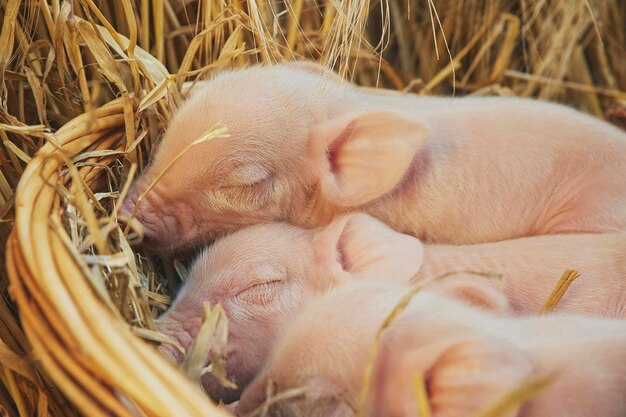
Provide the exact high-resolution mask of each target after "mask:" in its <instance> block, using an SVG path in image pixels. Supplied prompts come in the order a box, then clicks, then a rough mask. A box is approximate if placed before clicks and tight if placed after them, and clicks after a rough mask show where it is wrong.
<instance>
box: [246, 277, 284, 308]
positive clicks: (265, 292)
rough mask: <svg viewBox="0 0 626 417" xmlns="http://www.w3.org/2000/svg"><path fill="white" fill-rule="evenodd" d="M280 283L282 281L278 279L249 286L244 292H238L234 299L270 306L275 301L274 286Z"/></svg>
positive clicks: (275, 290)
mask: <svg viewBox="0 0 626 417" xmlns="http://www.w3.org/2000/svg"><path fill="white" fill-rule="evenodd" d="M282 282H283V280H280V279H276V280H271V281H265V282H259V283H257V284H254V285H251V286H249V287H248V288H246V289H245V290H242V291H239V292H238V293H237V294H236V295H235V298H238V299H240V300H242V301H245V302H248V303H251V304H256V305H267V304H271V303H272V302H273V301H274V300H275V299H276V295H277V289H276V286H277V285H279V284H281V283H282Z"/></svg>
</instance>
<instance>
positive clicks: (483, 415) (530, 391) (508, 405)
mask: <svg viewBox="0 0 626 417" xmlns="http://www.w3.org/2000/svg"><path fill="white" fill-rule="evenodd" d="M553 381H554V377H544V378H538V377H535V376H533V377H530V378H528V379H527V380H525V381H523V382H522V383H521V384H520V385H519V386H518V387H517V388H515V389H513V390H512V391H510V392H508V393H506V394H505V395H503V396H502V398H498V399H497V400H495V401H494V402H493V403H492V404H489V405H487V406H486V407H485V409H484V410H480V411H479V412H477V413H476V414H474V416H473V417H504V416H507V415H510V414H509V413H510V412H511V411H513V410H515V409H516V408H518V407H520V406H522V405H523V404H524V403H525V402H527V401H528V400H530V399H532V398H533V397H535V396H536V395H538V394H539V393H541V391H543V390H544V389H546V388H547V387H549V386H550V384H551V383H552V382H553Z"/></svg>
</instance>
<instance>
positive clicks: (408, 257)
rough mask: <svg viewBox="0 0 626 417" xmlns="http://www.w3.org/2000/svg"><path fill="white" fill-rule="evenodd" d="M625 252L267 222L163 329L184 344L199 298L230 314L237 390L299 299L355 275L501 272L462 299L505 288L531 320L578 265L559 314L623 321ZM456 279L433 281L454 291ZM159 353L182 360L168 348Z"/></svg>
mask: <svg viewBox="0 0 626 417" xmlns="http://www.w3.org/2000/svg"><path fill="white" fill-rule="evenodd" d="M625 246H626V242H624V240H623V239H621V235H619V234H604V235H563V236H540V237H533V238H523V239H519V240H512V241H504V242H498V243H486V244H480V245H470V246H458V247H456V246H443V245H427V246H425V247H424V246H422V244H421V243H420V242H419V240H417V239H415V238H413V237H411V236H408V235H404V234H401V233H398V232H395V231H394V230H392V229H390V228H389V227H387V226H386V225H384V224H382V223H381V222H380V221H378V220H376V219H374V218H373V217H370V216H368V215H365V214H354V215H347V216H342V217H340V218H338V219H336V220H335V221H334V222H332V223H331V224H330V225H329V226H327V227H325V228H320V229H317V230H310V229H301V228H298V227H295V226H289V225H286V224H280V223H268V224H263V225H258V226H253V227H250V228H247V229H244V230H241V231H239V232H236V233H234V234H232V235H229V236H227V237H225V238H223V239H220V240H218V241H217V242H216V244H215V245H213V246H211V247H210V248H209V249H207V250H206V251H205V252H204V253H203V254H202V255H201V256H200V257H199V258H198V259H197V260H196V262H195V264H194V266H193V268H192V271H191V275H190V277H189V279H188V281H187V283H186V284H185V286H184V288H183V290H182V291H181V292H180V294H179V296H178V298H177V299H176V301H175V303H174V305H173V306H172V308H171V309H170V310H169V311H168V313H167V314H166V315H165V317H164V318H162V319H160V323H159V328H160V330H161V331H163V332H164V333H167V334H170V335H172V336H174V337H176V338H177V339H178V340H179V342H180V343H181V344H182V345H183V346H184V347H185V348H189V346H190V345H191V342H192V340H193V339H194V338H195V336H196V334H197V332H198V328H199V326H200V321H201V320H200V318H201V317H202V312H203V310H202V302H203V301H209V302H210V303H211V304H212V305H213V304H215V303H217V302H219V303H221V304H222V305H223V306H224V309H225V312H226V315H227V316H228V318H229V351H230V354H229V356H228V361H227V363H228V368H229V371H230V374H231V377H232V378H233V379H234V380H235V382H236V383H237V384H238V385H239V387H240V388H243V387H245V386H246V385H247V384H248V383H249V382H250V380H251V379H252V378H253V377H254V376H255V375H256V373H257V372H258V371H259V370H260V368H261V366H262V364H263V363H264V362H265V360H266V359H267V356H268V355H269V352H270V349H271V346H272V345H273V343H274V342H275V340H276V338H277V337H278V335H279V334H280V332H281V331H282V329H283V328H284V326H285V325H286V324H287V323H288V322H289V320H290V319H291V317H292V315H293V314H294V313H295V312H296V311H298V309H299V308H300V306H301V305H302V304H303V303H304V302H306V301H307V300H309V299H311V298H313V297H315V296H317V295H319V294H322V293H325V292H326V291H328V290H329V289H330V288H333V287H336V286H340V285H343V284H344V283H346V282H349V281H352V280H353V279H354V278H356V279H358V280H364V279H367V280H375V279H380V278H384V279H386V280H390V279H392V280H394V281H395V282H398V283H409V282H416V281H419V280H422V279H424V278H427V277H430V276H433V275H439V274H442V273H445V272H449V271H451V270H461V269H465V270H475V271H493V272H502V273H503V281H502V284H501V285H498V284H495V283H493V282H492V281H487V280H486V279H484V278H476V277H471V279H469V280H468V283H467V284H465V285H464V286H463V290H464V291H465V292H464V294H461V295H462V297H463V298H466V299H469V298H471V297H472V291H471V284H470V283H472V282H474V283H476V285H477V286H478V288H479V289H480V291H479V293H480V292H484V288H485V287H486V286H490V287H492V289H493V291H498V288H502V290H503V291H504V293H505V295H506V296H507V298H508V301H507V305H508V303H509V302H510V304H511V306H512V309H513V310H514V312H516V313H521V314H523V313H526V314H533V313H537V312H539V310H540V308H541V306H542V305H543V303H544V302H545V301H546V300H547V299H548V297H549V295H550V292H551V290H552V289H553V287H554V286H555V284H556V283H557V281H558V279H559V278H560V276H561V274H562V273H563V271H564V269H565V268H576V269H578V270H579V271H580V272H581V273H582V277H581V278H579V280H577V281H575V282H574V284H573V285H572V286H571V287H570V289H569V290H568V292H567V293H566V294H565V296H564V298H563V299H562V301H561V303H560V304H559V305H558V306H557V308H556V309H557V310H558V311H567V312H577V313H585V314H595V315H600V316H607V317H620V316H621V317H626V283H625V282H624V280H623V277H624V275H626V266H625V265H626V262H625V261H624V254H625V253H626V247H625ZM580 248H585V249H584V250H581V249H580ZM423 254H425V255H424V256H423ZM455 280H456V278H449V279H446V280H444V281H443V282H442V283H441V284H439V285H440V286H442V287H445V286H447V285H450V284H451V285H452V288H454V287H455V284H454V283H455V282H456V281H455ZM263 283H264V284H263ZM452 292H454V291H452ZM162 349H163V350H164V351H166V353H167V354H168V355H169V356H173V357H174V358H175V359H177V360H178V361H180V360H181V359H182V358H181V356H180V355H179V354H177V353H176V351H175V350H174V349H173V347H171V346H168V345H164V347H163V348H162ZM203 382H204V386H205V389H206V390H207V392H209V393H210V394H211V395H212V396H214V397H215V398H222V399H225V400H229V401H230V400H232V399H235V398H236V397H237V395H238V393H239V392H240V390H237V391H230V392H229V391H226V390H224V389H222V388H220V387H219V385H218V384H217V383H216V382H215V381H213V380H212V379H211V378H210V377H208V376H207V377H206V378H205V381H203Z"/></svg>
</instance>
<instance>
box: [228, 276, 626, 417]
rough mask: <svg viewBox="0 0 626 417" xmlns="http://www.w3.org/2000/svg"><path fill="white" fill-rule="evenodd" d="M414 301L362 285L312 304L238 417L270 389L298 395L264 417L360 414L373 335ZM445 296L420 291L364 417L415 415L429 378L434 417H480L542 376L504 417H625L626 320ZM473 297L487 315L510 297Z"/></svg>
mask: <svg viewBox="0 0 626 417" xmlns="http://www.w3.org/2000/svg"><path fill="white" fill-rule="evenodd" d="M456 285H457V287H458V286H462V285H463V281H457V284H456ZM458 289H460V288H457V290H458ZM460 292H461V293H462V292H463V291H460ZM406 293H407V288H405V287H399V286H394V285H390V284H389V283H387V284H386V285H383V283H382V282H377V283H373V282H371V281H370V282H363V281H362V282H358V283H357V282H355V283H353V284H349V285H346V286H344V287H342V288H338V289H336V290H333V291H332V292H330V293H329V294H326V295H324V296H322V297H319V298H317V299H315V300H313V301H311V302H310V303H309V304H308V305H307V306H306V307H305V308H304V309H303V310H301V312H300V313H299V314H298V316H297V317H296V318H295V319H294V320H293V321H292V323H291V325H290V326H289V328H288V329H287V330H286V331H285V333H284V334H283V336H282V337H281V339H280V340H279V341H278V342H277V344H276V346H275V349H274V350H273V352H272V355H271V358H270V360H269V361H268V363H267V364H266V366H265V367H264V369H263V371H262V372H261V374H259V376H258V377H257V378H256V379H255V380H254V381H253V382H252V384H251V385H250V386H249V387H248V388H246V390H245V391H244V393H243V395H242V397H241V400H240V401H239V404H238V405H237V414H238V415H240V416H245V415H247V413H250V412H252V411H253V410H258V407H259V406H261V405H262V404H263V403H264V402H265V401H266V397H267V392H268V390H269V391H270V392H273V393H274V394H280V393H283V392H285V394H286V391H287V390H290V389H299V390H302V391H303V392H302V391H300V392H299V395H295V394H294V395H295V396H292V397H291V398H288V399H284V400H281V401H278V402H276V403H274V404H272V405H270V406H269V410H267V411H268V412H267V413H266V414H265V415H267V416H281V417H288V416H294V417H296V416H297V417H309V416H310V417H313V416H319V417H348V416H354V415H355V411H356V410H358V409H359V407H360V404H361V402H360V401H359V398H360V393H361V390H362V389H363V384H364V383H363V381H364V372H365V369H366V366H367V364H368V361H369V358H370V352H371V349H372V344H373V342H374V338H375V335H376V334H377V332H378V331H379V329H380V327H381V325H382V323H383V321H384V320H385V318H386V317H387V316H388V315H389V314H390V312H391V311H392V309H393V308H394V306H396V305H397V304H398V303H399V301H400V299H401V298H402V297H403V296H404V295H405V294H406ZM445 294H446V293H445V291H444V292H443V293H441V292H439V294H437V292H435V291H422V292H420V293H418V294H417V295H415V296H414V298H413V299H412V300H411V302H410V304H409V305H408V307H407V308H406V310H404V311H403V312H402V313H401V314H400V315H399V316H398V317H397V318H396V319H395V320H394V321H392V323H391V325H390V327H389V328H387V330H384V331H383V332H382V334H381V337H382V339H381V343H380V348H379V351H378V353H377V355H376V357H375V362H374V368H373V373H372V377H371V383H370V384H369V385H368V386H367V389H368V390H367V397H366V401H365V402H363V403H364V404H365V416H367V417H383V416H384V417H418V416H419V415H420V413H419V412H418V409H417V399H416V389H415V386H416V385H415V380H416V378H420V377H421V376H423V378H424V381H425V385H426V390H425V391H426V393H427V396H428V400H429V403H430V408H431V410H432V415H433V416H434V417H443V416H445V417H467V416H472V415H475V414H476V413H477V412H479V411H482V410H484V409H485V408H486V407H487V406H490V405H492V404H493V403H494V402H495V401H497V400H501V399H502V398H503V396H504V395H506V394H508V393H510V392H512V391H513V390H514V389H516V388H519V387H520V386H521V385H522V383H524V382H530V381H532V380H533V379H534V380H535V381H538V380H544V381H545V380H547V381H549V382H550V383H549V384H548V385H547V387H545V388H544V389H543V390H542V391H540V392H539V393H537V394H536V396H535V397H533V398H531V399H530V401H529V402H527V403H526V404H524V405H522V406H521V407H517V408H514V409H513V410H510V411H508V412H507V413H503V414H499V415H502V416H511V417H512V416H520V417H521V416H524V417H553V416H568V417H592V416H603V417H622V416H624V415H626V399H625V397H624V393H625V392H626V361H624V358H625V357H626V322H624V321H619V320H609V319H597V318H589V317H584V316H576V315H560V314H552V315H548V316H544V317H532V318H514V319H512V318H503V317H498V316H497V315H494V314H490V312H488V311H484V310H483V311H481V310H480V309H477V308H473V307H470V306H468V305H463V304H462V303H460V302H459V301H455V300H453V299H452V298H448V297H446V296H445ZM458 294H459V291H457V292H456V295H455V297H458ZM472 294H473V295H472V297H471V298H470V299H468V300H466V301H467V303H469V304H472V303H474V302H476V301H477V299H478V298H480V297H483V298H487V299H491V300H486V301H482V302H480V305H481V306H484V305H491V306H501V305H502V302H503V301H506V300H505V299H504V297H503V296H502V294H499V298H500V299H496V300H494V299H493V298H494V297H495V298H498V294H497V293H494V292H493V291H492V288H490V287H487V288H486V291H484V292H482V293H479V292H477V287H476V286H475V285H474V283H472ZM457 300H458V298H457Z"/></svg>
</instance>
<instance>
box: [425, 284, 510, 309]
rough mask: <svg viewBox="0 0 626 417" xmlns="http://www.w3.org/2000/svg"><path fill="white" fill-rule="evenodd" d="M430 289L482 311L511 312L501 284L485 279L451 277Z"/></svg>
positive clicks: (432, 285)
mask: <svg viewBox="0 0 626 417" xmlns="http://www.w3.org/2000/svg"><path fill="white" fill-rule="evenodd" d="M429 289H432V290H433V291H435V292H437V293H439V294H442V295H444V296H447V297H450V298H454V299H455V300H458V301H461V302H462V303H464V304H467V305H470V306H472V307H477V308H480V309H481V310H486V311H490V312H493V313H497V314H506V313H510V312H511V305H510V303H509V300H508V298H506V296H505V295H504V292H503V291H502V289H501V284H500V283H499V282H497V281H493V280H491V279H488V278H485V277H481V276H472V275H460V276H450V277H447V278H444V279H441V280H439V281H436V282H434V283H433V284H431V286H430V287H429Z"/></svg>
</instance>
